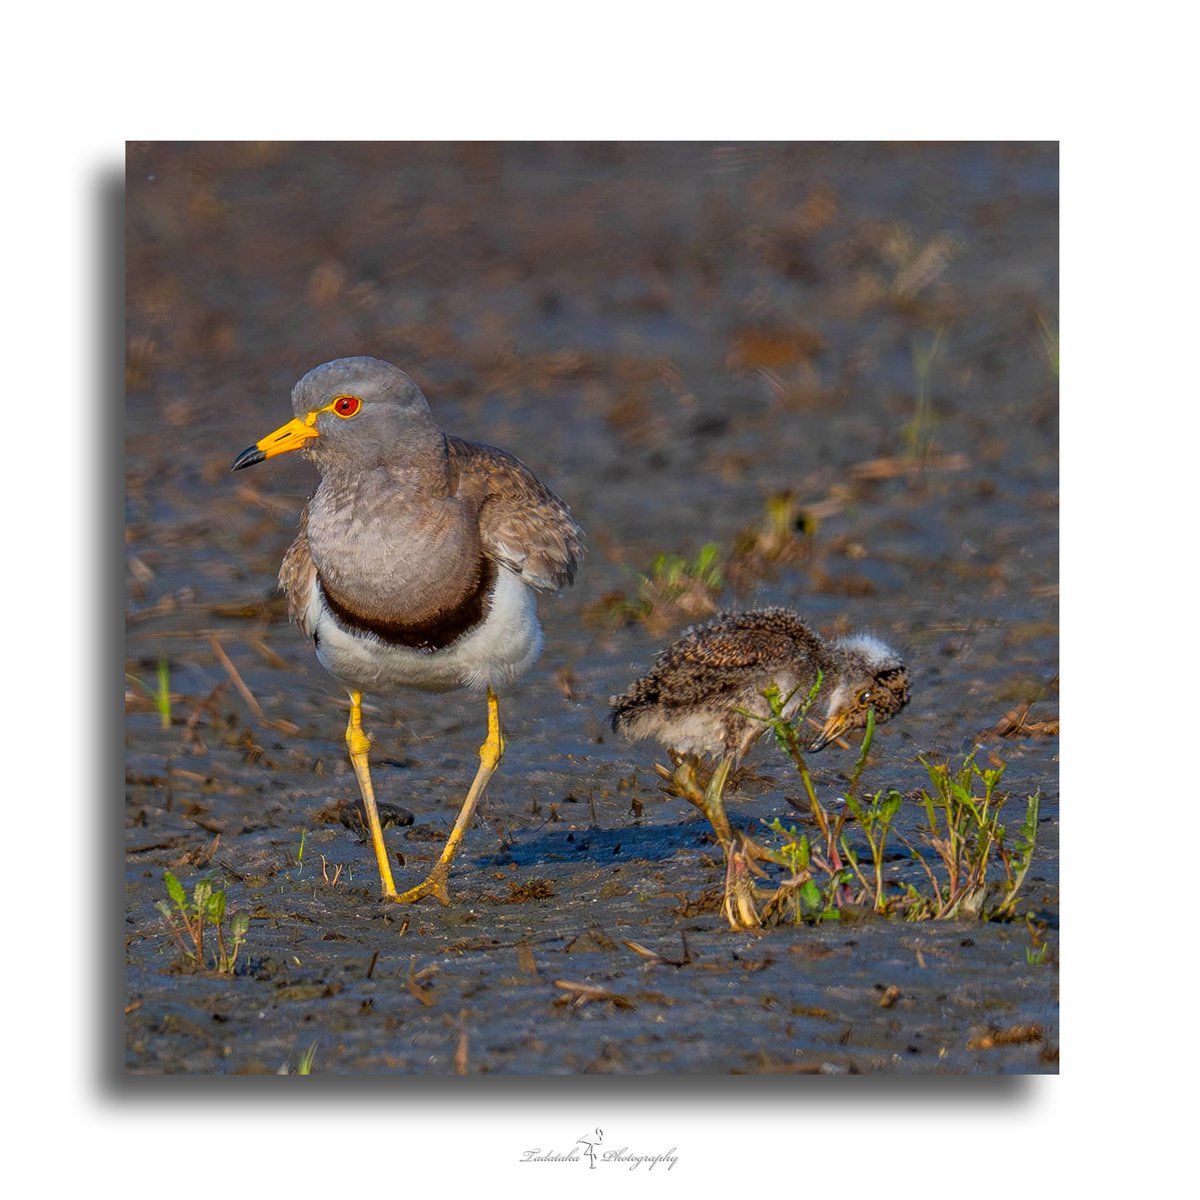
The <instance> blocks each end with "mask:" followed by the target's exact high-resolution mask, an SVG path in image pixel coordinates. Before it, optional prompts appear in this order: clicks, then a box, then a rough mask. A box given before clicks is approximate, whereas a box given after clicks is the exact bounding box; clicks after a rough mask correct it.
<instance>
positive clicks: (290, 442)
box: [229, 413, 321, 471]
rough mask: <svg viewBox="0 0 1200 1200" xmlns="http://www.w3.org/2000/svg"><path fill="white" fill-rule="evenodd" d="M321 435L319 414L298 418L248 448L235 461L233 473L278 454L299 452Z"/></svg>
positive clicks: (231, 468)
mask: <svg viewBox="0 0 1200 1200" xmlns="http://www.w3.org/2000/svg"><path fill="white" fill-rule="evenodd" d="M320 436H321V435H320V434H319V433H318V432H317V414H316V413H309V414H308V416H307V417H296V418H295V420H292V421H289V422H288V423H287V424H286V425H283V426H281V427H280V428H279V429H276V430H275V432H274V433H268V434H267V436H266V437H265V438H262V439H260V440H259V441H257V442H255V443H254V445H253V446H247V447H246V449H245V450H243V451H242V452H241V454H239V455H238V456H237V458H235V459H234V460H233V466H232V467H230V468H229V469H230V470H231V471H240V470H241V469H242V468H243V467H252V466H254V464H255V463H260V462H262V461H263V459H266V458H274V457H275V455H276V454H287V453H289V452H290V451H292V450H299V449H300V447H301V446H303V445H304V443H305V442H308V441H311V440H312V439H313V438H315V437H320Z"/></svg>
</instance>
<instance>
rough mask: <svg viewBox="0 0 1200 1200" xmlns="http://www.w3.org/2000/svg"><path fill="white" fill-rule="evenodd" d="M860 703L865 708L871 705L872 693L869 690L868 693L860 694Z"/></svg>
mask: <svg viewBox="0 0 1200 1200" xmlns="http://www.w3.org/2000/svg"><path fill="white" fill-rule="evenodd" d="M858 703H859V704H860V705H861V706H862V707H864V708H865V707H866V706H867V705H868V704H870V703H871V692H870V689H869V688H868V689H867V690H866V691H862V692H859V693H858Z"/></svg>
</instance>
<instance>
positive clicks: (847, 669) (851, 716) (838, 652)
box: [809, 633, 909, 751]
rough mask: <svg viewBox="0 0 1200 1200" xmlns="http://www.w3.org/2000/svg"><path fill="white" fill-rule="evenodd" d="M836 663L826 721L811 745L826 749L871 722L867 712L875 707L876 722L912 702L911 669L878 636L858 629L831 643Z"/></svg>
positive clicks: (816, 748) (832, 675) (889, 716)
mask: <svg viewBox="0 0 1200 1200" xmlns="http://www.w3.org/2000/svg"><path fill="white" fill-rule="evenodd" d="M829 653H830V655H831V657H832V659H833V662H834V667H833V670H832V671H831V672H830V675H831V678H830V680H829V683H830V685H831V686H832V689H833V690H832V691H831V692H830V693H829V701H828V706H827V708H826V713H825V724H824V725H823V726H822V728H821V732H820V733H819V734H818V735H817V739H816V741H814V742H813V743H812V745H811V746H810V747H809V749H810V750H813V751H816V750H821V749H824V747H825V746H827V745H829V743H830V742H832V741H833V740H834V739H835V738H839V737H842V736H843V735H844V734H847V733H850V732H852V731H853V730H855V729H862V728H863V727H864V726H865V725H866V723H867V714H868V713H869V712H870V710H871V709H872V708H873V709H874V710H875V723H876V724H877V725H881V724H883V723H884V722H885V721H888V720H890V719H891V718H892V717H894V716H895V715H896V714H897V713H898V712H899V711H900V710H901V709H902V708H903V707H904V706H905V705H906V704H907V703H908V699H909V696H908V670H907V669H906V668H905V666H904V663H903V662H902V661H901V659H900V656H899V655H898V654H897V653H896V652H895V651H894V650H892V649H891V647H889V646H887V645H885V644H884V643H883V642H881V641H880V640H879V639H878V638H875V637H872V636H871V635H870V634H865V633H856V634H851V635H849V636H847V637H841V638H836V639H835V640H834V641H832V642H830V643H829Z"/></svg>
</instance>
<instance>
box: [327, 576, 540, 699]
mask: <svg viewBox="0 0 1200 1200" xmlns="http://www.w3.org/2000/svg"><path fill="white" fill-rule="evenodd" d="M307 617H308V624H309V627H310V628H312V629H314V630H315V632H316V637H317V658H318V659H319V660H320V663H321V665H322V666H323V667H324V668H325V669H326V670H327V671H328V672H329V673H330V674H331V675H333V676H334V677H336V678H337V679H338V680H340V681H341V682H342V683H344V684H345V685H346V686H347V687H349V688H355V689H358V690H360V691H364V692H386V691H391V690H393V689H395V688H400V687H413V688H420V689H422V690H424V691H428V692H448V691H452V690H453V689H455V688H460V687H469V688H474V689H476V690H478V691H482V690H483V689H485V688H488V687H491V688H494V689H496V690H499V689H500V688H502V687H504V686H505V685H506V684H509V683H512V682H513V680H515V679H517V678H518V677H519V676H521V675H523V674H524V673H525V672H526V671H527V670H528V669H529V668H530V667H531V666H532V665H533V664H534V663H535V662H536V661H537V657H538V655H539V654H540V653H541V652H542V627H541V625H540V624H539V623H538V617H537V598H536V596H535V594H534V592H533V590H532V589H531V588H529V587H528V586H527V585H526V584H525V583H524V582H522V580H521V578H520V576H518V575H515V574H513V572H512V571H509V570H507V569H506V568H505V567H501V568H500V569H499V570H498V572H497V575H496V586H495V588H494V590H493V592H492V600H491V609H490V611H489V612H488V614H487V617H486V618H485V619H484V620H483V622H482V623H481V624H479V625H477V626H476V627H475V628H474V629H471V630H469V631H468V632H466V633H464V634H463V635H462V637H460V638H458V639H457V640H456V641H454V642H452V643H451V644H450V645H449V646H447V647H445V648H444V649H442V650H417V649H414V648H412V647H410V646H392V645H389V644H388V643H387V642H384V641H383V640H382V639H380V638H377V637H375V636H374V635H373V634H363V633H352V632H349V631H347V630H345V629H343V628H342V627H341V626H340V625H338V624H337V622H336V621H335V620H334V618H333V617H332V616H331V615H330V613H329V612H328V610H327V609H326V608H325V605H324V602H323V599H322V597H321V591H320V587H319V586H314V587H313V589H312V594H311V595H310V597H309V612H308V614H307Z"/></svg>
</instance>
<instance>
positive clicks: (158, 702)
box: [154, 658, 171, 729]
mask: <svg viewBox="0 0 1200 1200" xmlns="http://www.w3.org/2000/svg"><path fill="white" fill-rule="evenodd" d="M154 706H155V708H157V709H158V716H159V719H160V720H161V721H162V727H163V728H164V729H170V728H171V668H170V665H169V664H168V663H167V660H166V659H165V658H160V659H159V660H158V691H157V692H155V694H154Z"/></svg>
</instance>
